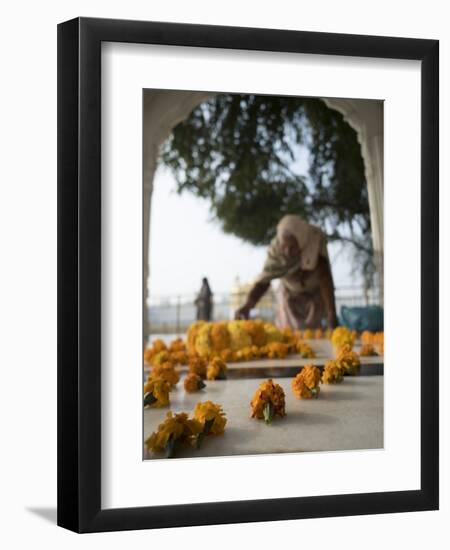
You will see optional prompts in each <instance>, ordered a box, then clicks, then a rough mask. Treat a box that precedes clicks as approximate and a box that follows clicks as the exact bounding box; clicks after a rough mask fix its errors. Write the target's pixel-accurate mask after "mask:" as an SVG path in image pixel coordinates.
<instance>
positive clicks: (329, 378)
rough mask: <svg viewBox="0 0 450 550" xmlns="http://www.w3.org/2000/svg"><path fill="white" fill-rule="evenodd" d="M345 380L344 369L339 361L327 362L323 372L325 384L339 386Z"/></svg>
mask: <svg viewBox="0 0 450 550" xmlns="http://www.w3.org/2000/svg"><path fill="white" fill-rule="evenodd" d="M343 380H344V369H343V368H342V366H341V365H340V364H339V363H338V362H337V361H327V362H326V363H325V368H324V369H323V372H322V383H323V384H338V383H339V382H342V381H343Z"/></svg>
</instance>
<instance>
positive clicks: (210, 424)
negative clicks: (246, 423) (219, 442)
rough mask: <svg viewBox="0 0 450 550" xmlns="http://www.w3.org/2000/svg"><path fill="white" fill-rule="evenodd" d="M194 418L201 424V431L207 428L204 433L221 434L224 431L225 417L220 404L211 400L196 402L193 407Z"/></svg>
mask: <svg viewBox="0 0 450 550" xmlns="http://www.w3.org/2000/svg"><path fill="white" fill-rule="evenodd" d="M194 419H195V420H197V421H198V422H199V424H200V426H201V431H205V428H206V430H207V433H206V434H205V435H210V434H211V435H221V434H223V432H224V431H225V424H226V423H227V419H226V416H225V413H224V412H223V409H222V406H221V405H218V404H216V403H213V402H212V401H204V402H203V403H202V402H200V403H197V405H195V409H194Z"/></svg>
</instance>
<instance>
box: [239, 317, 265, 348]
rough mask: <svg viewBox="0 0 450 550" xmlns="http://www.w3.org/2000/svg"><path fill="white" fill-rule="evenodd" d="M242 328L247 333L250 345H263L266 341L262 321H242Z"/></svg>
mask: <svg viewBox="0 0 450 550" xmlns="http://www.w3.org/2000/svg"><path fill="white" fill-rule="evenodd" d="M243 324H244V329H245V330H246V331H247V334H249V336H250V338H251V341H252V346H258V347H261V346H264V345H265V344H266V343H267V334H266V331H265V330H264V321H260V320H258V319H255V320H253V319H252V320H247V321H244V323H243Z"/></svg>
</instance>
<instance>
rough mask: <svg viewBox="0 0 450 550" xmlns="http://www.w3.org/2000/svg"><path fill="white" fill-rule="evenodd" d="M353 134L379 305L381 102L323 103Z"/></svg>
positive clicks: (381, 268)
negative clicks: (364, 189)
mask: <svg viewBox="0 0 450 550" xmlns="http://www.w3.org/2000/svg"><path fill="white" fill-rule="evenodd" d="M324 101H325V103H326V104H327V105H328V107H330V108H332V109H336V110H337V111H339V112H340V113H342V115H343V116H344V119H345V120H346V121H347V122H348V123H349V124H350V125H351V126H352V127H353V128H354V129H355V130H356V133H357V136H358V141H359V143H360V145H361V154H362V157H363V160H364V167H365V175H366V181H367V191H368V197H369V209H370V225H371V230H372V241H373V249H374V258H375V265H376V269H377V281H376V283H377V286H378V288H379V296H378V298H379V302H380V304H383V300H384V296H383V279H384V277H383V274H384V198H383V197H384V184H383V176H384V164H383V161H384V159H383V102H382V101H374V100H365V99H336V98H332V99H325V100H324Z"/></svg>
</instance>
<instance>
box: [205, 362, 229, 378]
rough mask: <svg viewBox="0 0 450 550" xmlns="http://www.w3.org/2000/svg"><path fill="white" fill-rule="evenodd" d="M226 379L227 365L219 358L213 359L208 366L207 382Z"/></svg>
mask: <svg viewBox="0 0 450 550" xmlns="http://www.w3.org/2000/svg"><path fill="white" fill-rule="evenodd" d="M226 377H227V365H226V363H225V362H224V361H222V359H220V357H214V359H212V361H211V362H210V364H209V365H208V370H207V371H206V378H207V379H208V380H217V379H219V380H224V379H225V378H226Z"/></svg>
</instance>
